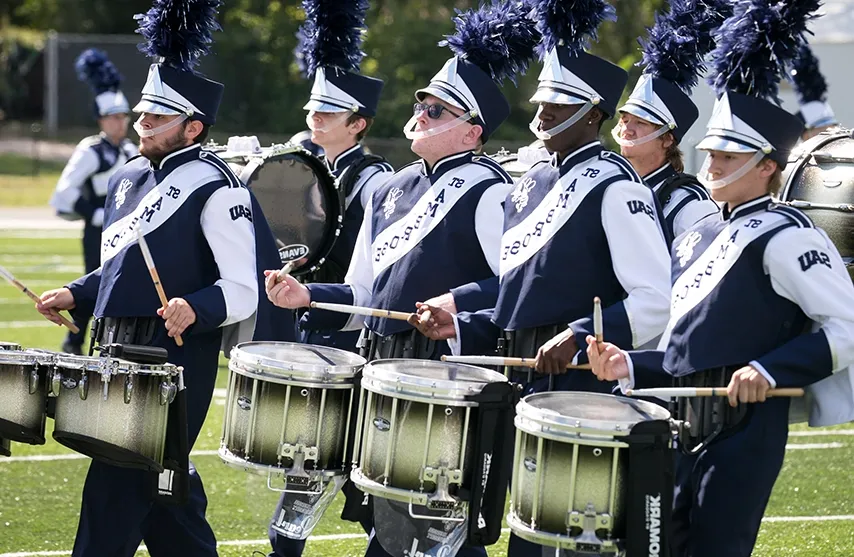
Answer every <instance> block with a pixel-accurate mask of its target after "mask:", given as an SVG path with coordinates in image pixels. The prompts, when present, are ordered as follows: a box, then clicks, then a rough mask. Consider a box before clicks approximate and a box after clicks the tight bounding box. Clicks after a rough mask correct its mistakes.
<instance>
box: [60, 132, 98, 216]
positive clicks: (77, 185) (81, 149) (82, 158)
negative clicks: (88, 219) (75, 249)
mask: <svg viewBox="0 0 854 557" xmlns="http://www.w3.org/2000/svg"><path fill="white" fill-rule="evenodd" d="M99 167H100V162H99V161H98V155H97V154H96V153H95V151H93V150H92V149H90V148H89V146H88V144H86V145H83V144H81V145H78V146H77V148H76V149H75V150H74V153H73V154H72V155H71V158H70V159H69V160H68V163H67V164H66V165H65V168H64V169H63V170H62V175H60V177H59V182H57V184H56V191H54V192H53V196H52V197H51V198H50V205H51V206H52V207H53V208H54V209H56V210H57V212H58V213H60V216H63V217H66V218H68V217H69V216H70V217H71V218H74V217H75V213H74V204H75V203H77V200H78V199H80V195H81V194H82V188H83V184H84V183H85V182H86V180H88V179H89V177H90V176H92V174H94V173H95V172H97V171H98V168H99Z"/></svg>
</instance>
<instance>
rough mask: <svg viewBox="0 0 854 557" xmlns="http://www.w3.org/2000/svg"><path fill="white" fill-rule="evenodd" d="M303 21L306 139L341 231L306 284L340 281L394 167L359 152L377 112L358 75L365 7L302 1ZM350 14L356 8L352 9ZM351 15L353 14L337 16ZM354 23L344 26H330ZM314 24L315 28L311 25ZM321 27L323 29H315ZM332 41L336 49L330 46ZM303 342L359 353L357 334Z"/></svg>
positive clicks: (374, 96) (376, 91)
mask: <svg viewBox="0 0 854 557" xmlns="http://www.w3.org/2000/svg"><path fill="white" fill-rule="evenodd" d="M304 4H305V10H306V14H309V16H310V19H307V20H306V23H305V24H303V27H306V26H309V27H311V29H303V32H301V33H300V34H299V36H300V38H301V44H300V49H301V56H300V57H298V60H299V61H301V63H302V64H303V66H304V71H305V73H306V75H307V76H308V77H313V78H314V86H313V87H312V90H311V97H310V99H309V101H308V103H307V104H306V105H305V106H304V107H303V109H304V110H307V111H308V115H307V116H306V124H308V127H309V129H310V130H311V142H312V143H315V144H316V145H318V146H320V147H321V149H323V153H324V155H323V160H324V161H325V162H326V166H327V168H329V171H330V172H331V173H332V174H333V176H335V178H336V180H337V182H338V188H339V193H340V195H341V199H342V205H343V208H344V214H343V216H344V220H343V223H342V228H341V233H340V235H339V236H338V239H337V240H336V241H335V244H334V245H333V247H332V251H331V252H330V253H329V256H328V257H327V259H326V261H325V262H324V264H323V266H322V267H321V268H320V269H318V271H317V272H315V273H313V274H312V276H311V278H310V281H309V282H322V283H342V282H343V281H344V276H345V275H346V273H347V268H348V267H349V266H350V259H351V257H352V255H353V250H354V249H355V247H356V237H357V236H358V234H359V229H360V228H361V226H362V220H363V218H364V215H365V207H367V206H368V201H369V200H370V199H371V196H372V195H373V193H374V191H375V190H376V189H377V188H378V187H379V186H380V185H382V184H383V183H385V182H386V180H388V179H389V177H391V175H392V173H393V172H394V169H393V168H392V167H391V165H390V164H389V163H388V162H386V161H385V159H383V158H382V157H379V156H376V155H369V154H368V153H366V152H365V150H364V149H363V147H362V140H363V139H364V138H365V136H366V135H367V133H368V130H370V128H371V124H373V121H374V117H375V116H376V114H377V106H378V104H379V100H380V93H381V92H382V89H383V82H382V80H380V79H376V78H373V77H368V76H365V75H361V74H360V73H358V71H359V61H360V59H361V58H362V56H363V55H364V53H363V52H361V51H360V49H359V46H360V44H361V37H362V27H363V26H364V18H365V12H366V11H367V7H368V6H367V2H364V3H360V2H353V1H352V0H337V1H334V2H329V1H325V2H321V1H320V0H305V2H304ZM354 10H355V11H354ZM348 13H354V15H355V17H353V18H352V20H351V19H350V18H347V17H342V16H343V15H345V14H348ZM350 21H353V22H358V25H352V26H351V27H348V28H342V29H337V28H335V27H332V26H333V25H335V24H336V23H349V22H350ZM318 26H320V27H318ZM321 27H322V28H321ZM336 39H337V40H339V41H340V43H341V44H338V42H336ZM305 333H306V334H305V336H304V340H305V342H308V343H310V344H322V345H325V346H333V347H337V348H342V349H344V350H349V351H351V352H356V351H358V348H357V346H356V344H357V342H358V340H359V331H347V332H343V331H338V332H335V333H332V334H330V333H328V332H322V331H306V332H305Z"/></svg>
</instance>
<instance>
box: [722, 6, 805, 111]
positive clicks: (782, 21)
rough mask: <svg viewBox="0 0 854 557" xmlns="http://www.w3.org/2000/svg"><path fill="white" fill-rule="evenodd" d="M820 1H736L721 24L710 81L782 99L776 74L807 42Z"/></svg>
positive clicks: (757, 95) (780, 71) (749, 93)
mask: <svg viewBox="0 0 854 557" xmlns="http://www.w3.org/2000/svg"><path fill="white" fill-rule="evenodd" d="M820 5H821V2H820V1H819V0H785V1H780V0H739V1H738V2H737V3H736V4H735V6H734V7H733V15H732V17H730V18H729V19H727V20H726V21H725V22H724V24H723V26H722V27H721V33H720V35H719V37H718V43H717V47H716V48H715V50H714V51H713V52H712V55H711V58H712V75H711V76H710V77H709V83H710V84H711V85H712V87H714V89H715V90H716V91H717V92H718V93H719V94H720V93H723V92H724V91H726V90H729V91H733V92H736V93H741V94H744V95H752V96H755V97H760V98H766V99H770V100H773V101H776V102H777V103H778V104H779V102H780V100H779V97H778V92H779V83H780V79H781V78H782V77H783V76H784V75H785V73H786V66H787V65H789V64H791V62H792V60H794V58H795V57H796V56H797V53H798V49H799V48H800V46H801V45H802V44H803V43H804V42H805V38H804V35H805V34H806V33H808V32H809V31H808V30H807V23H808V22H809V21H810V20H811V19H813V18H814V17H815V15H814V12H815V11H816V10H817V9H818V8H819V6H820Z"/></svg>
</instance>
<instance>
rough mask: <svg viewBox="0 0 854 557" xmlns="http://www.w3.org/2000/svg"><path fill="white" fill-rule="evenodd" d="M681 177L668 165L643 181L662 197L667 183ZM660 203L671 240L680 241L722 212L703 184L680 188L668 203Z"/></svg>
mask: <svg viewBox="0 0 854 557" xmlns="http://www.w3.org/2000/svg"><path fill="white" fill-rule="evenodd" d="M678 174H679V173H678V172H676V170H675V169H674V168H673V167H672V166H671V165H670V163H665V164H664V166H662V167H661V168H659V169H657V170H654V171H652V172H650V173H649V174H647V175H646V176H644V177H643V181H644V182H646V185H647V186H649V187H651V188H652V191H653V192H655V193H656V194H658V193H659V192H660V191H661V189H662V187H663V186H664V185H665V182H667V181H668V179H673V178H674V177H675V176H677V175H678ZM660 202H661V209H662V212H663V213H664V223H663V224H664V230H665V232H667V233H668V234H669V235H670V236H669V237H670V238H676V237H677V236H679V235H680V234H682V233H683V232H685V231H686V230H688V229H689V228H691V227H692V226H694V224H695V223H696V222H697V221H699V220H701V219H703V218H705V217H707V216H709V215H712V214H714V213H717V212H718V211H720V207H718V204H717V203H715V201H714V200H713V199H712V197H711V196H710V195H709V192H708V191H707V190H706V188H704V187H703V186H702V185H701V184H700V183H699V182H697V183H693V184H682V185H680V186H678V187H677V188H675V189H674V190H673V191H672V192H671V193H670V195H668V196H667V198H666V199H660Z"/></svg>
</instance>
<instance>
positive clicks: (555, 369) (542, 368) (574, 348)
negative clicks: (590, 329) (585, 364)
mask: <svg viewBox="0 0 854 557" xmlns="http://www.w3.org/2000/svg"><path fill="white" fill-rule="evenodd" d="M576 353H578V344H577V343H576V342H575V333H573V331H572V329H570V328H569V327H567V329H566V330H565V331H564V332H562V333H559V334H558V335H557V336H555V337H554V338H552V339H551V340H549V341H548V342H547V343H545V344H544V345H542V346H540V349H539V350H537V358H536V360H534V361H535V363H536V367H535V369H536V370H537V372H538V373H550V374H551V373H553V374H563V373H566V366H568V365H569V364H571V363H572V360H573V359H574V358H575V354H576Z"/></svg>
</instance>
